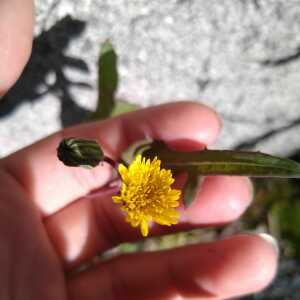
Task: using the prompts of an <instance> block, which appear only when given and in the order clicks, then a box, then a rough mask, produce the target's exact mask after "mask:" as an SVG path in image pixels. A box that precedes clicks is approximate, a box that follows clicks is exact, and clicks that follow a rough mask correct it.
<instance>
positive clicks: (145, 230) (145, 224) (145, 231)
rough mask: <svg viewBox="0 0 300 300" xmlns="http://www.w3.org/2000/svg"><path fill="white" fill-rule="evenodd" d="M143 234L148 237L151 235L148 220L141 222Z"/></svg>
mask: <svg viewBox="0 0 300 300" xmlns="http://www.w3.org/2000/svg"><path fill="white" fill-rule="evenodd" d="M141 233H142V236H144V237H146V236H147V235H148V233H149V226H148V222H147V221H146V220H142V222H141Z"/></svg>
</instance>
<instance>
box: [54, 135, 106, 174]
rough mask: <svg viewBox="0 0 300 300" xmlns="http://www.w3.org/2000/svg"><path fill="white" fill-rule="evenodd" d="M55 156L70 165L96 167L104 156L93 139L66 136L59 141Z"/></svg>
mask: <svg viewBox="0 0 300 300" xmlns="http://www.w3.org/2000/svg"><path fill="white" fill-rule="evenodd" d="M57 156H58V158H59V160H61V161H62V162H63V163H64V164H65V165H67V166H71V167H90V168H93V167H96V166H97V165H98V164H99V163H100V162H101V161H102V160H103V158H104V154H103V151H102V150H101V148H100V146H99V144H98V143H97V142H96V141H94V140H85V139H79V138H72V137H71V138H67V139H64V140H62V141H61V142H60V144H59V146H58V148H57Z"/></svg>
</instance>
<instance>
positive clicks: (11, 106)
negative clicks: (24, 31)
mask: <svg viewBox="0 0 300 300" xmlns="http://www.w3.org/2000/svg"><path fill="white" fill-rule="evenodd" d="M84 29H85V22H83V21H80V20H76V19H73V18H72V17H70V16H66V17H64V18H63V19H61V20H59V21H58V22H57V23H56V24H55V25H54V26H53V27H51V28H50V29H49V30H47V31H43V32H42V33H41V34H40V35H38V36H37V37H36V38H35V39H34V41H33V48H32V54H31V57H30V59H29V62H28V64H27V66H26V67H25V69H24V71H23V73H22V75H21V77H20V78H19V80H18V81H17V83H16V84H15V85H14V87H13V88H12V89H11V90H10V91H9V92H8V93H7V94H6V95H5V97H4V99H2V101H1V103H0V118H3V117H5V116H7V115H8V114H10V113H11V112H13V111H14V110H15V109H16V108H17V107H18V106H19V105H20V104H22V103H24V102H35V101H39V99H41V96H43V95H45V94H48V93H50V92H51V93H52V94H55V95H56V96H57V97H58V98H59V99H60V100H61V115H60V118H61V122H62V125H63V126H69V125H72V124H75V123H78V122H80V121H82V120H84V119H85V118H86V117H87V115H88V114H89V113H90V112H89V111H87V110H86V109H84V108H82V107H80V106H78V105H77V104H76V102H75V101H74V100H73V98H72V95H71V93H70V87H72V86H80V87H83V88H91V87H90V85H89V84H87V83H84V82H74V81H72V80H70V79H69V78H67V76H66V75H65V73H64V69H65V68H66V67H70V68H72V69H75V70H77V71H80V72H85V73H88V66H87V64H86V63H85V62H84V61H83V60H82V59H80V58H75V57H70V56H67V55H65V54H64V52H65V50H66V48H67V47H68V45H69V44H70V43H71V42H72V40H73V39H75V38H77V37H79V36H80V35H81V34H82V32H83V31H84Z"/></svg>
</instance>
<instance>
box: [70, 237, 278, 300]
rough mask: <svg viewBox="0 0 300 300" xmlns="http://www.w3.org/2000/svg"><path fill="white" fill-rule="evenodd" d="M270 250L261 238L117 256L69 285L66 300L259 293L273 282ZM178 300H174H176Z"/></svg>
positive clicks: (272, 252) (274, 262)
mask: <svg viewBox="0 0 300 300" xmlns="http://www.w3.org/2000/svg"><path fill="white" fill-rule="evenodd" d="M276 267H277V252H276V250H275V248H274V246H273V245H272V244H271V243H269V242H267V241H266V240H265V239H263V238H261V237H259V236H253V235H239V236H235V237H231V238H228V239H224V240H221V241H217V242H212V243H207V244H202V245H193V246H188V247H183V248H179V249H172V250H168V251H164V252H157V253H140V254H134V255H126V256H121V257H119V258H116V259H113V260H111V261H108V262H104V263H102V264H100V265H98V266H96V267H95V268H94V269H92V270H89V271H85V272H83V273H81V274H79V275H77V276H76V277H75V278H73V279H70V280H69V282H68V290H69V295H70V299H72V300H77V299H78V300H79V299H89V300H93V299H108V300H109V299H131V300H134V299H143V300H146V299H175V298H176V297H178V298H179V299H182V298H188V299H190V298H191V297H195V298H196V297H197V299H225V298H226V299H227V298H231V297H237V296H242V295H245V294H248V293H253V292H257V291H259V290H261V289H263V288H264V287H266V286H267V285H268V284H269V283H270V281H271V280H272V279H273V277H274V275H275V272H276ZM176 299H177V298H176Z"/></svg>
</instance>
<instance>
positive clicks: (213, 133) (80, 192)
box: [0, 102, 220, 216]
mask: <svg viewBox="0 0 300 300" xmlns="http://www.w3.org/2000/svg"><path fill="white" fill-rule="evenodd" d="M219 129H220V121H219V119H218V117H217V115H216V113H215V112H214V111H213V110H211V109H210V108H208V107H207V106H204V105H201V104H197V103H193V102H177V103H170V104H165V105H160V106H155V107H150V108H146V109H143V110H139V111H135V112H132V113H129V114H124V115H121V116H119V117H116V118H111V119H107V120H105V121H102V122H94V123H87V124H84V125H79V126H76V127H72V128H69V129H66V130H63V131H60V132H58V133H56V134H54V135H52V136H50V137H48V138H46V139H44V140H42V141H40V142H38V143H36V144H34V145H32V146H30V147H27V148H25V149H23V150H21V151H18V152H16V153H15V154H12V155H10V156H9V157H7V158H5V159H4V160H3V161H2V162H1V163H0V167H1V166H2V167H3V168H5V169H6V170H7V171H8V172H9V173H10V174H11V175H12V176H13V177H14V178H16V179H17V181H18V182H19V183H20V184H21V185H22V186H23V187H24V189H25V190H26V191H27V193H28V195H29V198H30V199H32V200H33V201H34V202H35V203H36V205H37V206H38V208H39V209H40V211H41V213H42V214H43V215H44V216H49V215H50V214H53V213H54V212H56V211H58V210H59V209H61V208H63V207H64V206H66V205H67V204H69V203H70V202H72V201H74V200H76V199H78V198H79V197H82V196H85V195H86V194H88V193H89V192H91V191H92V190H95V189H98V188H100V187H102V186H104V185H105V184H106V183H108V182H109V180H110V179H111V176H112V169H111V167H110V166H108V165H106V164H103V165H102V166H99V167H97V168H94V169H92V170H84V169H82V168H69V167H66V166H64V165H63V164H62V163H61V162H60V161H59V160H58V159H57V156H56V148H57V146H58V144H59V142H60V141H61V140H62V139H63V138H66V137H70V136H78V137H83V138H89V139H95V140H97V141H98V142H99V144H100V145H101V147H102V148H103V150H104V152H105V154H106V155H107V156H110V157H112V158H114V159H117V158H118V157H119V156H120V154H121V153H122V151H123V150H124V149H126V148H127V147H128V146H129V145H130V144H131V143H133V142H135V141H138V140H140V139H143V138H145V137H151V138H153V139H159V140H164V141H165V142H167V143H174V142H177V143H178V142H180V141H181V142H182V143H183V144H185V145H186V144H187V143H188V142H189V143H196V144H198V147H199V144H202V145H208V144H211V143H212V142H213V141H214V140H215V139H216V137H217V135H218V132H219Z"/></svg>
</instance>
